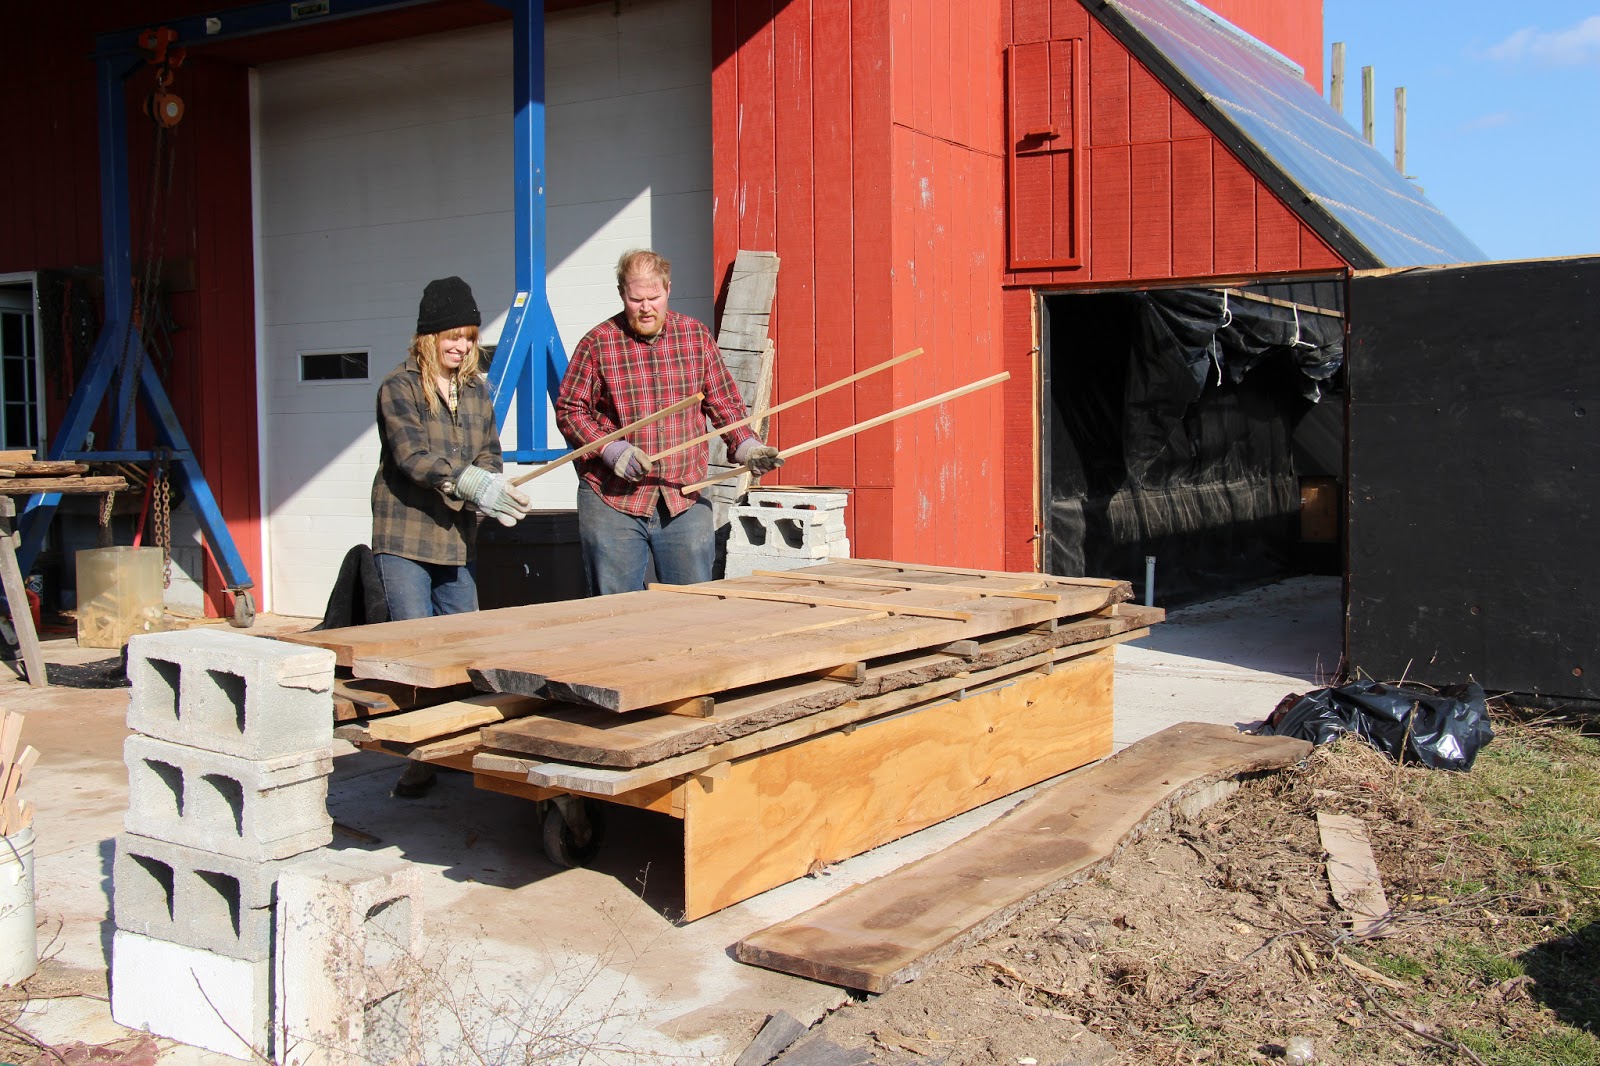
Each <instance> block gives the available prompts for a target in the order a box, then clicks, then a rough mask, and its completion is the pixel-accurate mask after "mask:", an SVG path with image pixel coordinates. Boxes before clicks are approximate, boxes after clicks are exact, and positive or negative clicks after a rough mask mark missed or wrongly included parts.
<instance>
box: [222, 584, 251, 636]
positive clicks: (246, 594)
mask: <svg viewBox="0 0 1600 1066" xmlns="http://www.w3.org/2000/svg"><path fill="white" fill-rule="evenodd" d="M228 624H229V625H231V626H233V627H234V628H235V629H249V628H250V627H251V626H253V625H255V624H256V598H255V596H254V595H252V594H251V592H250V590H249V589H240V590H239V591H238V592H235V593H234V594H233V615H232V617H230V618H229V619H228Z"/></svg>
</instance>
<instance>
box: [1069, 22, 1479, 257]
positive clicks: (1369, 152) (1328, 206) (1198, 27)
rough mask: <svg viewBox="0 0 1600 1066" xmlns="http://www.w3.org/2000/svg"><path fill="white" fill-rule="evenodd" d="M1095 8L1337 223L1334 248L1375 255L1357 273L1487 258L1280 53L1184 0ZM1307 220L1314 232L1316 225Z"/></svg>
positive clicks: (1127, 41)
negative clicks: (1343, 235) (1341, 233)
mask: <svg viewBox="0 0 1600 1066" xmlns="http://www.w3.org/2000/svg"><path fill="white" fill-rule="evenodd" d="M1088 6H1089V8H1090V10H1091V11H1096V13H1097V14H1098V15H1099V16H1100V18H1101V19H1102V20H1103V21H1104V22H1106V24H1107V26H1108V27H1109V28H1110V29H1112V31H1113V32H1116V33H1117V34H1118V36H1119V37H1120V38H1121V39H1122V40H1123V43H1124V44H1126V45H1128V46H1129V47H1130V48H1132V49H1133V50H1134V52H1135V53H1136V54H1138V55H1139V56H1140V57H1141V58H1144V59H1145V60H1146V61H1148V62H1150V63H1151V64H1152V65H1153V66H1154V67H1156V73H1157V74H1158V75H1162V74H1164V73H1165V74H1167V75H1175V76H1176V77H1177V78H1179V79H1181V80H1182V81H1184V82H1186V83H1187V88H1188V90H1189V93H1190V94H1191V95H1197V96H1198V97H1200V98H1201V99H1203V100H1204V101H1206V102H1207V103H1209V104H1210V105H1211V106H1212V107H1213V108H1214V109H1215V112H1216V114H1217V115H1218V116H1220V117H1221V118H1222V119H1223V120H1224V121H1225V122H1226V123H1227V124H1228V125H1230V126H1232V127H1233V128H1234V129H1235V130H1236V131H1237V132H1238V133H1239V134H1240V135H1241V136H1242V137H1243V139H1244V140H1245V141H1246V142H1248V145H1249V146H1253V147H1254V148H1255V149H1256V151H1257V152H1258V153H1259V154H1260V156H1261V157H1263V159H1264V160H1265V162H1267V163H1268V164H1270V165H1271V166H1273V167H1275V168H1276V169H1277V170H1278V171H1279V172H1280V177H1281V178H1282V179H1283V180H1284V181H1286V182H1287V183H1288V184H1289V185H1290V186H1292V188H1293V189H1295V190H1298V192H1299V193H1300V195H1301V196H1302V197H1303V198H1304V199H1306V200H1309V201H1311V202H1312V203H1313V204H1315V205H1317V206H1318V207H1320V208H1321V209H1322V212H1325V213H1326V215H1327V216H1328V217H1330V218H1331V219H1332V220H1333V221H1334V222H1335V223H1337V225H1338V226H1339V227H1341V228H1342V229H1343V230H1344V231H1345V233H1346V234H1347V235H1348V237H1349V238H1350V240H1346V241H1341V240H1337V239H1335V240H1333V241H1332V243H1333V244H1334V247H1336V248H1340V247H1344V248H1348V247H1349V244H1350V242H1351V241H1354V243H1355V244H1357V245H1359V246H1360V247H1361V248H1362V249H1365V250H1366V252H1367V253H1369V255H1370V256H1371V257H1372V260H1373V262H1372V263H1370V264H1366V263H1359V262H1358V263H1355V264H1353V265H1356V266H1366V265H1373V266H1422V265H1428V264H1435V263H1458V262H1476V261H1480V260H1483V259H1484V258H1486V257H1485V256H1484V254H1483V251H1482V249H1480V248H1479V247H1478V246H1477V245H1476V244H1474V243H1473V242H1472V240H1471V238H1469V237H1468V236H1467V235H1466V234H1465V233H1462V232H1461V230H1460V229H1458V228H1457V227H1456V225H1455V223H1453V222H1451V221H1450V219H1449V218H1448V217H1446V216H1445V214H1444V212H1442V211H1440V210H1439V209H1438V208H1437V207H1435V206H1434V205H1433V204H1432V203H1431V202H1430V201H1429V200H1428V198H1427V197H1426V196H1424V195H1423V194H1422V193H1421V192H1420V191H1419V190H1418V189H1417V188H1416V186H1414V185H1413V184H1411V183H1410V182H1408V181H1406V180H1405V178H1403V177H1402V176H1401V175H1400V174H1399V172H1397V171H1396V170H1395V169H1394V167H1393V166H1392V165H1391V164H1390V163H1389V161H1388V160H1386V159H1384V157H1383V156H1382V155H1380V154H1379V153H1378V151H1377V150H1376V149H1375V148H1373V147H1372V146H1371V145H1369V144H1367V142H1366V141H1364V140H1362V139H1361V137H1360V135H1358V134H1357V133H1356V131H1355V130H1353V129H1351V128H1350V125H1349V124H1348V123H1346V122H1345V121H1344V118H1343V117H1342V116H1341V115H1340V114H1339V113H1338V112H1336V111H1335V110H1334V109H1333V108H1332V107H1331V106H1330V105H1329V104H1328V103H1327V101H1325V100H1323V98H1322V97H1321V96H1320V95H1318V94H1317V92H1316V90H1314V89H1313V88H1311V86H1309V85H1307V84H1306V82H1305V80H1304V78H1303V74H1302V72H1301V71H1300V70H1299V68H1297V67H1296V66H1294V65H1293V64H1292V63H1290V62H1289V61H1288V60H1286V59H1285V58H1284V57H1283V56H1281V55H1279V54H1278V53H1277V52H1274V51H1272V50H1271V49H1270V48H1268V47H1266V46H1265V45H1263V44H1261V43H1260V42H1258V41H1256V40H1255V39H1254V38H1251V37H1249V36H1248V35H1246V34H1244V33H1243V32H1242V31H1240V30H1239V29H1238V28H1237V27H1234V26H1233V25H1231V24H1230V23H1228V22H1225V21H1224V20H1222V19H1221V18H1219V17H1217V16H1216V15H1214V14H1212V13H1210V12H1209V11H1206V10H1204V9H1203V8H1200V7H1199V6H1198V5H1195V4H1191V3H1188V2H1187V0H1108V2H1107V3H1106V4H1105V6H1104V8H1103V9H1102V6H1101V5H1100V4H1094V3H1091V4H1089V5H1088ZM1130 34H1131V35H1133V36H1132V37H1130ZM1134 37H1136V38H1137V39H1133V38H1134ZM1141 45H1143V47H1141ZM1162 66H1166V67H1167V68H1168V70H1166V71H1163V70H1162V69H1161V67H1162ZM1172 87H1173V88H1175V89H1180V90H1181V89H1182V88H1184V86H1177V85H1174V86H1172ZM1202 117H1204V116H1202ZM1263 177H1264V178H1267V177H1268V176H1267V175H1263ZM1269 184H1279V185H1281V183H1272V182H1270V181H1269ZM1291 206H1297V205H1293V204H1292V205H1291ZM1318 213H1319V212H1311V215H1313V216H1314V215H1316V214H1318ZM1309 221H1311V222H1312V224H1313V225H1316V224H1317V219H1315V218H1314V217H1312V218H1310V219H1309ZM1318 228H1319V229H1326V227H1325V226H1318ZM1326 235H1327V234H1325V236H1326ZM1335 236H1337V235H1335Z"/></svg>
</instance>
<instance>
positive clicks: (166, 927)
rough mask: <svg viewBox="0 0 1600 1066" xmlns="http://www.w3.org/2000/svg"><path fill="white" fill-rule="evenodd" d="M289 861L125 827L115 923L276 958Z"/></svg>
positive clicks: (250, 956) (208, 947)
mask: <svg viewBox="0 0 1600 1066" xmlns="http://www.w3.org/2000/svg"><path fill="white" fill-rule="evenodd" d="M288 861H291V862H292V861H294V860H288ZM284 865H285V863H284V862H283V861H278V862H255V861H253V860H250V859H236V858H232V857H230V856H227V855H218V854H216V853H215V852H210V851H201V850H200V849H198V848H190V847H185V846H184V845H182V844H173V843H170V842H168V841H165V840H154V839H152V838H150V837H145V836H138V835H136V834H134V833H122V834H120V835H119V836H118V837H117V857H116V859H115V860H114V861H113V863H112V868H111V909H112V911H113V912H114V914H115V917H116V923H117V928H118V929H126V930H127V931H128V932H130V933H138V934H139V935H140V936H149V937H155V938H156V939H157V940H167V941H171V942H172V943H174V944H182V945H183V946H184V947H190V948H199V949H200V950H202V951H214V952H216V953H217V954H218V955H226V956H227V957H228V958H230V959H244V960H246V961H247V962H259V961H261V960H262V959H270V958H271V957H272V905H273V902H274V900H275V898H276V892H277V884H278V875H279V874H280V873H281V872H282V870H283V868H284Z"/></svg>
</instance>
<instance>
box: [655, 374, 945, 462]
mask: <svg viewBox="0 0 1600 1066" xmlns="http://www.w3.org/2000/svg"><path fill="white" fill-rule="evenodd" d="M921 354H922V349H921V348H913V349H911V350H910V351H909V352H907V353H905V354H904V355H897V356H895V357H894V358H893V359H886V360H884V361H883V362H881V363H879V364H878V365H877V366H869V367H867V369H865V370H861V371H858V372H856V373H854V374H851V375H850V376H849V377H844V378H840V379H839V380H838V381H835V382H834V383H833V384H831V385H824V386H822V388H820V389H812V390H811V391H810V392H808V393H806V394H805V395H804V396H796V397H795V398H794V399H792V400H785V401H783V402H782V403H780V404H775V405H774V406H772V407H768V408H766V409H764V410H761V411H757V412H756V413H755V414H753V415H751V416H750V417H748V418H741V419H739V421H737V422H729V423H728V424H727V425H725V426H723V427H722V428H721V429H713V430H712V431H711V432H709V433H702V434H700V436H698V437H695V438H694V439H693V440H686V441H684V442H683V443H682V444H675V445H673V446H672V447H670V448H668V449H667V450H666V451H662V452H657V453H656V454H654V455H652V456H651V457H650V461H651V462H652V463H654V462H656V461H657V460H660V459H665V458H666V457H667V456H669V455H677V454H678V453H679V452H681V451H683V450H684V449H686V448H693V447H694V446H695V445H696V444H699V443H700V442H701V441H708V440H710V439H711V438H712V437H720V436H722V434H724V433H726V432H728V430H730V429H738V428H739V427H741V426H748V425H749V424H750V423H752V422H754V421H756V420H757V419H759V418H768V417H770V416H772V415H775V414H777V413H778V412H779V411H787V410H788V409H789V408H791V407H793V406H795V405H796V404H802V403H805V402H806V401H807V400H815V399H816V398H817V397H818V396H821V395H823V394H824V393H829V392H832V391H833V390H834V389H840V388H843V387H844V386H846V385H849V384H852V383H854V382H857V381H860V380H861V379H862V378H864V377H870V376H872V375H873V374H876V373H877V372H878V371H880V370H888V369H889V368H890V367H891V366H899V365H900V364H901V363H904V362H905V361H906V360H908V359H915V358H916V357H917V356H919V355H921Z"/></svg>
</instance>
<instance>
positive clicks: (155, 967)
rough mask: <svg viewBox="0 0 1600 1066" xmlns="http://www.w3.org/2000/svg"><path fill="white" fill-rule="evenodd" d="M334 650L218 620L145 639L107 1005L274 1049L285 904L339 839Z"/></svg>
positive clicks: (211, 1042) (140, 645)
mask: <svg viewBox="0 0 1600 1066" xmlns="http://www.w3.org/2000/svg"><path fill="white" fill-rule="evenodd" d="M333 666H334V659H333V653H332V652H329V651H327V650H325V649H321V648H305V647H300V646H298V645H293V644H286V643H282V642H280V641H274V640H267V639H261V638H257V637H249V636H245V635H243V634H234V633H224V632H217V631H211V630H205V631H195V630H190V631H185V632H176V633H161V634H154V635H151V636H140V637H135V638H134V639H133V641H132V642H131V643H130V644H129V648H128V674H129V678H130V680H131V681H132V684H133V692H132V699H131V702H130V703H129V707H128V726H129V728H131V729H133V730H134V731H135V735H133V736H130V737H129V738H128V740H127V744H126V747H125V749H124V756H125V760H126V762H127V765H128V813H127V817H126V820H125V822H124V827H125V829H126V830H127V831H126V832H125V833H123V834H122V835H121V836H119V837H118V838H117V855H116V862H115V865H114V868H113V873H112V879H113V908H114V911H115V915H116V927H117V930H116V934H115V937H114V939H113V943H112V966H111V988H112V997H111V1013H112V1017H114V1018H115V1019H116V1020H117V1021H118V1022H120V1023H121V1024H123V1025H126V1026H128V1027H130V1028H134V1029H148V1030H149V1031H150V1032H152V1033H155V1034H157V1035H159V1036H165V1037H170V1038H172V1039H174V1040H179V1041H182V1042H183V1043H186V1044H193V1045H196V1046H199V1047H203V1048H206V1049H208V1050H211V1051H217V1052H221V1053H223V1054H227V1055H233V1056H234V1057H236V1058H243V1059H253V1058H255V1057H256V1056H258V1055H261V1054H270V1051H269V1049H270V1048H271V1047H272V1045H273V1041H272V1030H273V1005H274V1000H273V989H272V976H273V948H274V925H275V923H274V904H275V900H276V892H277V885H278V881H279V878H280V877H281V876H282V875H283V873H284V872H285V870H286V869H287V868H288V867H289V866H290V865H292V862H293V860H294V859H295V857H296V856H300V855H302V854H304V853H306V852H310V851H313V850H316V849H318V848H320V847H322V846H323V845H325V844H327V843H328V842H329V841H330V840H331V839H332V837H333V822H332V819H330V818H329V817H328V807H327V795H328V775H329V774H330V773H331V772H332V770H333V757H332V743H333V706H332V687H333Z"/></svg>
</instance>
